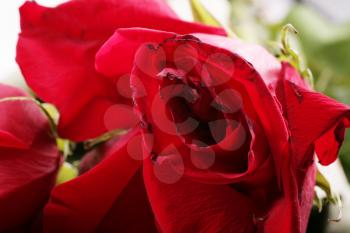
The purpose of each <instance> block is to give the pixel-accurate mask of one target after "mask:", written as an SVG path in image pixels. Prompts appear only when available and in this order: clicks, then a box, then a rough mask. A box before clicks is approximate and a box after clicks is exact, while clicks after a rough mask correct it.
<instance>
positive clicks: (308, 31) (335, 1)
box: [0, 0, 350, 233]
mask: <svg viewBox="0 0 350 233" xmlns="http://www.w3.org/2000/svg"><path fill="white" fill-rule="evenodd" d="M134 1H137V0H134ZM37 2H38V3H39V4H42V5H46V6H56V5H57V4H59V3H62V2H65V1H63V0H38V1H37ZM199 2H200V3H201V4H202V5H203V6H204V7H205V8H206V9H207V10H208V11H209V12H210V14H211V15H212V16H214V17H215V18H216V19H217V20H218V21H219V23H220V24H222V25H223V26H225V27H226V28H230V29H231V30H232V31H233V32H234V33H235V35H236V36H238V37H239V38H241V39H243V40H247V41H250V42H253V43H259V44H261V45H263V46H264V47H266V48H267V49H269V50H270V51H271V52H273V53H275V52H276V50H278V43H277V42H278V41H279V40H280V39H279V36H280V35H279V32H280V30H281V28H282V27H283V25H285V24H287V23H291V24H292V25H293V26H294V27H295V28H296V29H297V31H298V32H299V33H298V35H297V36H296V37H293V38H292V42H293V43H292V45H293V48H295V50H297V51H298V53H299V54H300V56H301V57H302V61H303V64H304V66H305V67H309V68H310V69H311V70H312V72H313V74H314V78H315V89H316V90H317V91H321V92H323V93H325V94H327V95H329V96H331V97H333V98H336V99H338V100H339V101H341V102H344V103H346V104H349V105H350V1H349V0H332V1H330V0H304V1H302V0H298V1H293V0H215V1H213V0H200V1H199ZM23 3H24V0H11V1H10V0H7V1H1V2H0V32H1V34H0V35H1V36H0V82H5V83H9V84H12V85H16V86H20V87H22V88H26V85H25V83H24V81H23V78H22V76H21V73H20V71H19V68H18V66H17V64H16V62H15V47H16V42H17V34H18V32H19V14H18V8H19V6H20V5H22V4H23ZM168 3H169V4H170V6H171V7H172V8H173V9H174V10H175V12H176V13H177V14H178V15H179V16H180V17H181V18H182V19H184V20H189V21H192V20H194V18H193V14H192V9H191V4H190V1H189V0H168ZM349 154H350V133H348V134H347V136H346V139H345V144H344V145H343V147H342V150H341V153H340V159H339V161H337V162H336V163H335V164H333V165H331V166H330V167H327V168H324V167H321V168H320V170H321V171H322V172H323V174H324V175H325V176H326V177H327V179H328V180H329V182H330V183H331V186H332V188H333V190H334V191H335V192H338V193H339V194H340V195H341V197H342V199H343V217H342V220H341V221H340V222H332V221H328V219H332V218H337V216H338V214H339V210H338V208H337V207H336V206H332V205H330V206H329V208H324V209H323V211H322V212H321V213H318V212H317V211H314V213H313V215H312V218H311V220H310V229H309V232H310V233H322V232H328V233H350V187H349V182H348V181H349V180H350V156H349ZM315 210H316V209H315Z"/></svg>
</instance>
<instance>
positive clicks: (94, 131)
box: [17, 0, 225, 141]
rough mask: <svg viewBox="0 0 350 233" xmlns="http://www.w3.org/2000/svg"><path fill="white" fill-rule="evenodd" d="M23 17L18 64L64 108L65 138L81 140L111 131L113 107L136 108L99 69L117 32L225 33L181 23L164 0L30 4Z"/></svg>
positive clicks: (36, 87) (45, 96) (30, 81)
mask: <svg viewBox="0 0 350 233" xmlns="http://www.w3.org/2000/svg"><path fill="white" fill-rule="evenodd" d="M20 13H21V28H22V32H21V34H20V37H19V41H18V45H17V62H18V64H19V65H20V67H21V70H22V72H23V75H24V76H25V78H26V81H27V82H28V84H29V86H30V87H31V88H32V89H33V90H34V92H35V93H36V94H37V95H38V96H39V97H40V98H41V99H43V100H44V101H46V102H50V103H53V104H55V105H56V106H57V108H58V109H59V111H60V113H61V118H60V121H59V126H58V131H59V133H60V135H61V136H62V137H66V138H70V139H73V140H76V141H82V140H85V139H89V138H93V137H96V136H99V135H101V134H102V133H104V132H106V131H107V130H110V129H107V128H106V127H105V125H104V120H103V119H104V114H105V112H106V111H107V110H108V108H109V107H110V106H112V105H113V104H115V103H118V104H126V105H130V104H131V100H130V99H128V98H124V97H123V96H121V95H120V94H119V93H118V92H117V87H116V85H115V82H114V80H109V79H105V78H103V75H101V74H99V73H97V72H96V71H95V68H94V59H95V53H96V52H97V50H98V49H99V48H100V46H101V45H102V44H103V43H104V42H105V41H106V40H107V39H108V37H109V36H111V35H112V34H113V33H114V31H115V30H116V29H117V28H120V27H135V26H139V27H148V28H157V29H162V30H167V31H176V32H179V33H188V32H195V31H198V32H209V33H218V34H225V32H224V31H223V30H222V29H218V28H213V27H206V26H203V25H199V24H192V23H188V22H184V21H180V20H178V19H177V17H176V15H175V14H174V13H173V12H172V11H171V9H170V8H169V7H168V6H167V5H166V3H165V2H163V1H161V0H152V1H151V0H143V1H138V2H137V3H136V2H135V1H132V0H121V1H120V0H118V1H116V0H92V1H87V0H84V1H78V0H74V1H69V2H67V3H64V4H62V5H59V6H57V7H55V8H47V7H42V6H40V5H38V4H37V3H35V2H26V3H25V4H24V5H23V6H22V7H21V9H20ZM130 19H132V20H130ZM124 55H125V56H126V57H128V56H129V55H128V54H127V53H125V54H124ZM124 65H125V64H124V63H121V64H118V67H120V68H121V70H123V71H126V72H128V73H130V70H129V69H130V68H131V67H125V66H124ZM123 75H124V74H123ZM114 78H116V79H117V78H118V77H114ZM130 117H131V118H132V116H130ZM126 118H128V117H126ZM115 120H116V121H117V122H118V124H115V125H118V126H120V127H123V128H130V127H133V126H134V124H132V125H130V124H128V123H129V122H124V120H125V118H116V119H115ZM134 123H136V122H134ZM92 124H93V126H92Z"/></svg>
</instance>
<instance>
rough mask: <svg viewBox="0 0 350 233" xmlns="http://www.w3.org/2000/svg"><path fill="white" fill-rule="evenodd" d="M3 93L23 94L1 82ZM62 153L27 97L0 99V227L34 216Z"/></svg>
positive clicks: (15, 225) (23, 222) (22, 222)
mask: <svg viewBox="0 0 350 233" xmlns="http://www.w3.org/2000/svg"><path fill="white" fill-rule="evenodd" d="M0 93H1V95H2V97H6V96H4V95H10V96H15V95H24V93H23V92H22V91H20V90H16V89H15V88H12V87H7V86H4V85H0ZM60 160H61V156H60V154H59V152H58V150H57V148H56V143H55V139H54V138H53V137H52V135H51V129H50V126H49V123H48V120H47V118H46V116H45V115H44V114H43V113H42V112H41V110H40V108H39V107H38V106H37V105H36V104H35V103H34V102H33V101H30V100H1V99H0V209H1V211H0V218H1V221H0V231H1V232H7V231H10V230H14V229H18V228H21V227H22V226H24V225H30V223H31V222H32V221H33V220H34V219H36V218H37V217H38V215H39V213H40V211H41V208H42V207H43V206H44V204H45V202H46V201H47V199H48V197H49V193H50V190H51V188H52V187H53V185H54V183H55V177H56V173H57V169H58V167H59V164H60Z"/></svg>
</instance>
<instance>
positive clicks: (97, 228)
mask: <svg viewBox="0 0 350 233" xmlns="http://www.w3.org/2000/svg"><path fill="white" fill-rule="evenodd" d="M139 138H141V137H140V135H139V130H138V129H135V130H133V131H131V132H129V133H128V134H127V135H125V136H123V137H122V138H121V139H120V140H118V142H117V143H116V144H115V145H114V146H113V148H112V149H111V150H110V151H109V152H108V154H107V155H106V159H104V160H103V161H102V162H101V163H100V164H98V165H97V166H96V167H94V168H93V169H92V170H90V171H88V172H86V173H84V174H83V175H82V176H79V177H78V178H76V179H74V180H72V181H70V182H67V183H64V184H62V185H60V186H57V187H56V188H55V189H54V190H53V192H52V196H51V201H50V202H49V204H48V205H47V206H46V208H45V212H44V221H45V222H44V223H45V226H44V230H45V232H49V233H51V232H72V233H73V232H82V233H85V232H134V231H132V230H136V229H137V227H138V226H136V225H135V223H134V222H133V221H132V222H130V220H133V217H135V218H140V219H138V221H140V222H139V223H140V226H139V227H145V228H147V229H150V231H151V229H153V226H154V225H153V217H152V213H151V212H150V211H148V210H147V205H148V204H147V201H146V199H145V197H144V196H142V195H143V194H142V193H143V192H144V191H143V190H144V189H143V184H142V182H141V183H140V176H139V175H138V174H137V171H138V170H140V168H141V161H137V160H134V159H133V158H132V154H133V153H137V154H139V153H142V150H141V148H140V147H137V148H131V147H130V146H129V143H130V142H132V141H134V140H138V139H139ZM139 145H141V143H140V142H139V143H138V146H139ZM130 149H132V150H136V151H133V153H132V154H130V153H131V151H130ZM135 192H136V193H135ZM137 195H140V196H137ZM130 198H131V199H130ZM133 198H134V201H135V202H133ZM123 214H124V215H123ZM133 214H135V216H130V215H133ZM112 222H113V224H111V223H112ZM141 223H142V224H141Z"/></svg>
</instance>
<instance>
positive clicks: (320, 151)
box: [277, 63, 350, 165]
mask: <svg viewBox="0 0 350 233" xmlns="http://www.w3.org/2000/svg"><path fill="white" fill-rule="evenodd" d="M281 75H282V76H281V80H280V82H279V85H278V89H277V92H278V97H279V99H280V102H281V103H282V106H283V110H284V115H285V117H286V119H287V121H288V125H289V128H290V133H291V142H292V147H293V153H294V154H295V157H296V163H297V165H307V164H308V163H309V161H310V160H312V156H313V154H312V153H311V154H310V151H311V152H312V151H313V147H315V149H316V153H317V156H318V157H319V160H320V163H321V164H323V165H328V164H330V163H332V162H334V160H335V159H336V158H337V155H338V150H339V148H340V146H341V144H342V142H343V140H344V132H345V131H344V130H345V128H346V127H350V123H349V119H350V107H349V106H346V105H344V104H342V103H339V102H337V101H335V100H333V99H331V98H329V97H327V96H325V95H323V94H321V93H318V92H314V91H311V90H308V89H307V87H306V86H302V85H301V84H300V79H301V78H300V76H299V74H298V72H297V71H296V70H294V68H292V67H291V66H290V65H289V64H287V63H284V64H283V69H282V73H281ZM307 153H308V154H307Z"/></svg>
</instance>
